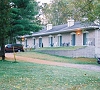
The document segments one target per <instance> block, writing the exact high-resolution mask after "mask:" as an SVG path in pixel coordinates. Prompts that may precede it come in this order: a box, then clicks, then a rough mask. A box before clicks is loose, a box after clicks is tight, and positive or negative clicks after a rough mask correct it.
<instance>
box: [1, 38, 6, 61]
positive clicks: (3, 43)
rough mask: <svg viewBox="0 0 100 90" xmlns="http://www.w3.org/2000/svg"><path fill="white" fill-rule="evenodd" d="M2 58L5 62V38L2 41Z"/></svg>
mask: <svg viewBox="0 0 100 90" xmlns="http://www.w3.org/2000/svg"><path fill="white" fill-rule="evenodd" d="M1 57H2V60H5V39H4V37H3V38H2V40H1Z"/></svg>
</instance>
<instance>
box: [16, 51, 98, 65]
mask: <svg viewBox="0 0 100 90" xmlns="http://www.w3.org/2000/svg"><path fill="white" fill-rule="evenodd" d="M17 55H20V56H24V57H31V58H36V59H40V60H48V61H55V62H64V63H76V64H95V65H98V64H97V60H96V59H95V58H69V57H61V56H53V55H49V54H43V53H39V52H34V51H33V52H24V53H23V52H20V53H17Z"/></svg>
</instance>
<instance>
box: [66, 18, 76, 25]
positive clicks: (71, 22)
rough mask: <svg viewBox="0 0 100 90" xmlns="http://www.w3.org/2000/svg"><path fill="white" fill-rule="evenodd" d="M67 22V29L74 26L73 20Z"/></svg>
mask: <svg viewBox="0 0 100 90" xmlns="http://www.w3.org/2000/svg"><path fill="white" fill-rule="evenodd" d="M67 22H68V27H71V26H73V25H74V20H73V19H70V20H67Z"/></svg>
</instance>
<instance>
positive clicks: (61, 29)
mask: <svg viewBox="0 0 100 90" xmlns="http://www.w3.org/2000/svg"><path fill="white" fill-rule="evenodd" d="M95 26H96V27H95ZM94 27H95V28H97V25H95V24H94V23H91V24H89V23H81V22H75V23H74V25H73V26H71V27H68V25H67V24H63V25H58V26H53V27H52V29H50V30H47V29H46V27H45V28H44V29H42V30H40V31H39V32H36V33H33V35H32V36H42V35H49V34H54V33H61V32H69V31H75V29H78V28H81V29H84V28H88V29H89V28H94Z"/></svg>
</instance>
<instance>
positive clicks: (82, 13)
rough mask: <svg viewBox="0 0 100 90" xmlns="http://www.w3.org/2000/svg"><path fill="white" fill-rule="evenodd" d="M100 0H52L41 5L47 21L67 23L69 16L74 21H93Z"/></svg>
mask: <svg viewBox="0 0 100 90" xmlns="http://www.w3.org/2000/svg"><path fill="white" fill-rule="evenodd" d="M99 6H100V0H53V1H52V2H51V3H50V4H46V5H45V6H44V7H43V14H44V15H45V16H46V18H47V20H48V23H52V24H53V25H58V24H63V23H67V20H68V19H69V17H71V18H73V19H74V20H75V21H83V20H87V21H88V22H93V21H94V20H96V19H97V18H99V17H100V15H99V11H100V9H99Z"/></svg>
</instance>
